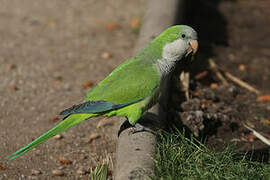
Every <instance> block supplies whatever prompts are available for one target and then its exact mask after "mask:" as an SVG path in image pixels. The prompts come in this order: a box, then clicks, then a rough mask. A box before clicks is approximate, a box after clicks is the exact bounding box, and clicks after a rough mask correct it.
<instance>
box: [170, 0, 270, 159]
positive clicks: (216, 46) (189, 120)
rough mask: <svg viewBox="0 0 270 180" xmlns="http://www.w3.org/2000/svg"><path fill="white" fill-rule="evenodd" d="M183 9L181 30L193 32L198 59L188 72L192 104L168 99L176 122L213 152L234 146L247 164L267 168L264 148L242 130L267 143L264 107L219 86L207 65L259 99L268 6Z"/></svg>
mask: <svg viewBox="0 0 270 180" xmlns="http://www.w3.org/2000/svg"><path fill="white" fill-rule="evenodd" d="M187 5H188V9H187V12H186V24H190V25H191V26H193V27H194V28H195V29H196V30H197V31H198V32H199V39H200V53H199V55H198V57H197V60H196V62H194V64H193V65H192V66H191V67H192V69H191V71H192V76H193V78H192V79H193V80H192V82H191V94H192V99H191V100H189V101H187V102H179V101H177V99H176V98H174V99H172V100H173V101H175V102H176V103H175V107H176V109H177V110H178V116H176V117H177V118H176V119H179V120H181V122H182V123H183V125H184V126H185V127H186V130H187V131H190V132H191V133H193V134H194V135H195V136H197V137H198V138H199V139H201V140H203V141H204V142H205V143H206V145H207V146H209V147H211V148H213V149H215V150H222V149H223V148H224V147H225V146H227V145H228V144H232V143H235V144H236V146H235V148H236V149H237V150H238V151H239V152H243V153H244V152H247V151H248V152H249V153H248V155H249V156H247V157H248V158H251V159H252V160H256V161H264V162H269V147H268V146H266V145H265V144H264V143H262V142H261V141H260V140H259V139H257V138H256V137H255V136H254V135H253V133H251V132H250V131H249V130H247V129H246V128H245V127H244V126H243V124H247V125H249V126H250V127H252V128H254V129H255V130H256V131H258V132H259V133H261V134H262V135H264V136H265V137H266V138H268V139H269V138H270V128H269V123H270V122H269V120H270V102H269V101H267V102H261V101H258V100H257V98H258V96H259V95H256V94H255V93H253V92H250V91H248V90H247V89H245V88H242V87H240V86H239V85H238V84H235V83H233V82H232V81H231V80H230V79H228V78H227V80H228V82H229V83H230V85H229V86H225V85H224V83H222V82H221V80H220V79H219V78H218V77H217V75H216V74H215V72H214V71H213V70H212V69H211V68H209V64H208V60H209V58H212V59H213V60H214V61H215V62H216V64H218V66H219V67H221V68H222V69H223V70H224V71H225V72H229V73H231V74H233V75H234V76H236V77H237V78H239V79H241V80H243V81H245V82H247V83H248V84H249V85H251V86H253V87H255V88H257V89H258V90H260V91H261V92H262V93H261V94H260V95H267V94H270V83H269V82H270V34H269V32H270V11H269V8H270V2H269V1H267V0H262V1H252V0H231V1H225V0H224V1H223V0H214V1H211V2H208V1H207V2H206V1H201V0H200V1H195V0H194V1H189V3H188V4H187ZM223 75H224V74H223ZM224 77H225V76H224ZM178 99H180V98H178ZM176 121H178V120H176Z"/></svg>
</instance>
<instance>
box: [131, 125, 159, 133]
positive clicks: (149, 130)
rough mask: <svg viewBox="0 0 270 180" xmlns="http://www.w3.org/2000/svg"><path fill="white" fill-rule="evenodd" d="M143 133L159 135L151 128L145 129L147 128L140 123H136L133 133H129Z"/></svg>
mask: <svg viewBox="0 0 270 180" xmlns="http://www.w3.org/2000/svg"><path fill="white" fill-rule="evenodd" d="M143 131H145V132H150V133H152V134H154V135H156V134H157V132H156V131H154V130H153V129H151V128H149V127H145V126H143V125H141V124H139V123H136V124H135V125H134V126H133V127H132V128H131V131H130V132H129V135H131V134H135V133H137V132H143Z"/></svg>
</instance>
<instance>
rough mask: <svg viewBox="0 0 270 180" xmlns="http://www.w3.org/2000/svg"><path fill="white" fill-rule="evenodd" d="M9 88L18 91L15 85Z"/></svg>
mask: <svg viewBox="0 0 270 180" xmlns="http://www.w3.org/2000/svg"><path fill="white" fill-rule="evenodd" d="M9 88H10V89H11V90H12V91H18V90H19V88H18V87H17V86H16V85H11V86H10V87H9Z"/></svg>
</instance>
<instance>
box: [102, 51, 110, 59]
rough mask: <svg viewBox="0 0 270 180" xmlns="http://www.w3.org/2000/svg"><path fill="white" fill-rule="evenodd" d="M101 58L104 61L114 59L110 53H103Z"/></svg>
mask: <svg viewBox="0 0 270 180" xmlns="http://www.w3.org/2000/svg"><path fill="white" fill-rule="evenodd" d="M101 57H102V58H103V59H110V58H112V55H111V54H110V53H108V52H103V53H102V54H101Z"/></svg>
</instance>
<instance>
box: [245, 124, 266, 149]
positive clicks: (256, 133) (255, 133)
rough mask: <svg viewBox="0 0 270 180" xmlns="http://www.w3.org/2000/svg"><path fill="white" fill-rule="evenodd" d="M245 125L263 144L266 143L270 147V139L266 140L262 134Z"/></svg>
mask: <svg viewBox="0 0 270 180" xmlns="http://www.w3.org/2000/svg"><path fill="white" fill-rule="evenodd" d="M243 125H244V127H245V128H247V129H248V130H250V131H251V132H252V133H253V134H254V136H256V137H257V138H258V139H260V140H261V141H262V142H264V143H265V144H267V145H268V146H270V140H269V139H267V138H265V137H264V136H263V135H261V134H260V133H258V132H257V131H255V130H254V129H252V128H251V127H249V126H248V125H246V124H243Z"/></svg>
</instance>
